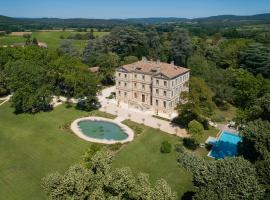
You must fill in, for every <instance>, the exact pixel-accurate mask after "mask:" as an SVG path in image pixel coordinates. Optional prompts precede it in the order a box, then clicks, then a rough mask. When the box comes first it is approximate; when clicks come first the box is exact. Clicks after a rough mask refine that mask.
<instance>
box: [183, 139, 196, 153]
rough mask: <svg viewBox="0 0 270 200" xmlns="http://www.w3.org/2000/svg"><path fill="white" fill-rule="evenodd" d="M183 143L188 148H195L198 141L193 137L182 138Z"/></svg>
mask: <svg viewBox="0 0 270 200" xmlns="http://www.w3.org/2000/svg"><path fill="white" fill-rule="evenodd" d="M183 145H184V146H185V147H186V148H187V149H190V150H193V151H194V150H196V149H197V148H198V147H199V143H198V142H197V141H196V139H194V138H184V139H183Z"/></svg>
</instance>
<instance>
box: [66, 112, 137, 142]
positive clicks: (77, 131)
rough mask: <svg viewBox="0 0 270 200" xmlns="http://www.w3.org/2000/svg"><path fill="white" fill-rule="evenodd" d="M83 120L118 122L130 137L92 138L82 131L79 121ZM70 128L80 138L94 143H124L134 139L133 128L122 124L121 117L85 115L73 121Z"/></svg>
mask: <svg viewBox="0 0 270 200" xmlns="http://www.w3.org/2000/svg"><path fill="white" fill-rule="evenodd" d="M81 121H103V122H110V123H113V124H116V125H118V126H119V127H120V128H121V129H122V130H123V131H124V132H125V133H126V134H127V135H128V137H127V139H125V140H121V141H117V140H107V139H96V138H91V137H89V136H86V135H84V134H83V132H82V131H81V129H80V127H79V125H78V124H79V122H81ZM70 128H71V130H72V131H73V132H74V133H75V134H76V135H77V136H78V137H79V138H81V139H83V140H86V141H88V142H94V143H100V144H117V143H121V144H123V143H127V142H131V141H132V140H133V139H134V132H133V130H132V129H131V128H129V127H128V126H126V125H124V124H122V123H121V122H120V120H119V119H118V120H115V119H114V120H112V119H107V118H103V117H84V118H79V119H76V120H75V121H73V122H72V123H71V125H70Z"/></svg>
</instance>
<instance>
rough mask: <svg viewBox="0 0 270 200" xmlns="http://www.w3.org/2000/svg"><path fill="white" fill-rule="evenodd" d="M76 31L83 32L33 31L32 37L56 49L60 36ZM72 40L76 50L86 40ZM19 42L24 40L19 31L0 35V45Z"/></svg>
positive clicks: (95, 33) (82, 45)
mask: <svg viewBox="0 0 270 200" xmlns="http://www.w3.org/2000/svg"><path fill="white" fill-rule="evenodd" d="M77 33H80V34H84V32H71V31H48V32H44V31H40V32H33V33H32V37H35V38H37V40H38V41H40V42H45V43H46V44H47V45H48V48H50V49H56V48H58V47H59V45H60V44H61V42H62V41H63V40H64V39H61V38H60V37H61V36H63V37H64V38H67V37H69V36H71V35H75V34H77ZM106 34H108V32H94V35H95V36H97V37H102V36H104V35H106ZM72 41H73V44H74V46H75V47H76V48H77V49H78V50H83V48H84V47H85V46H86V44H87V41H88V40H72ZM19 42H25V38H24V37H23V35H22V33H21V32H20V34H17V35H16V34H15V33H13V34H12V35H8V36H0V46H3V45H12V44H14V43H19Z"/></svg>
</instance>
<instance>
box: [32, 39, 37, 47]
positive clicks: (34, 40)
mask: <svg viewBox="0 0 270 200" xmlns="http://www.w3.org/2000/svg"><path fill="white" fill-rule="evenodd" d="M32 44H33V45H36V46H38V40H37V38H35V37H34V38H33V40H32Z"/></svg>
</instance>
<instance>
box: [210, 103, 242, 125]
mask: <svg viewBox="0 0 270 200" xmlns="http://www.w3.org/2000/svg"><path fill="white" fill-rule="evenodd" d="M236 110H237V108H236V107H234V106H232V105H230V106H229V109H228V110H221V109H219V108H217V109H216V110H215V112H214V113H215V114H214V115H213V116H212V118H213V121H216V122H220V123H227V122H228V121H231V120H233V118H234V117H235V116H236Z"/></svg>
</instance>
